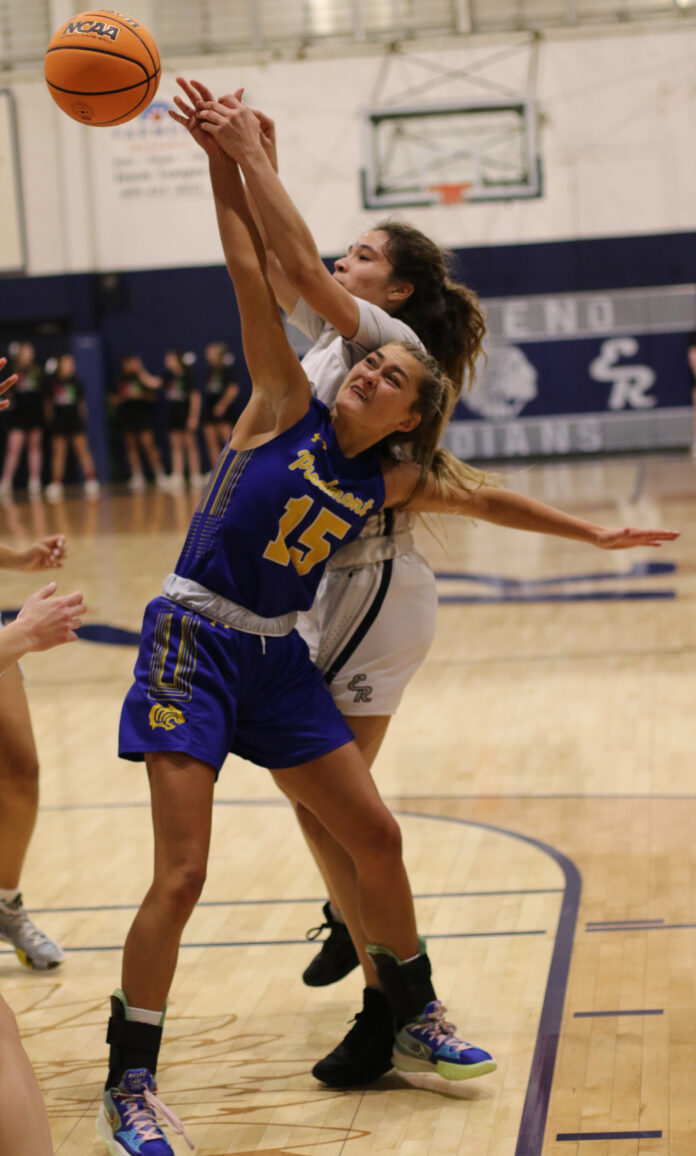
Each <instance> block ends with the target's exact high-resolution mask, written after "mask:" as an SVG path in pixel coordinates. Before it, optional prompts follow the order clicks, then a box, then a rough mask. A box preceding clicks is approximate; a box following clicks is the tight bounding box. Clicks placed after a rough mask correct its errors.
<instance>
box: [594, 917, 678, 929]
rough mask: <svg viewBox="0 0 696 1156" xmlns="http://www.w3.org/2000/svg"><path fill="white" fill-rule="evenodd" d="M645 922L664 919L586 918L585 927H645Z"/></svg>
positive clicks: (655, 922)
mask: <svg viewBox="0 0 696 1156" xmlns="http://www.w3.org/2000/svg"><path fill="white" fill-rule="evenodd" d="M646 923H654V924H659V923H664V919H588V921H587V923H586V924H585V927H587V928H589V927H645V925H646Z"/></svg>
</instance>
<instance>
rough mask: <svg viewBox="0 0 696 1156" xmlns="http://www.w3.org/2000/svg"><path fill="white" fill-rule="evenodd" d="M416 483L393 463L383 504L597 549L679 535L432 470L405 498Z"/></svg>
mask: <svg viewBox="0 0 696 1156" xmlns="http://www.w3.org/2000/svg"><path fill="white" fill-rule="evenodd" d="M416 482H417V471H416V470H415V469H414V467H412V466H408V465H406V466H396V467H395V468H394V469H393V470H391V471H388V472H387V474H386V476H385V484H386V492H387V498H386V501H385V505H399V504H400V503H403V502H404V500H405V501H406V504H405V506H403V508H404V509H407V510H413V511H414V512H418V513H438V514H463V515H465V516H466V517H469V518H476V519H481V520H482V521H484V522H492V523H493V524H494V525H496V526H507V527H508V529H511V530H529V531H531V532H533V533H536V534H550V535H552V536H553V537H556V538H571V539H574V540H575V541H577V542H586V543H587V544H588V545H589V546H597V547H598V548H599V549H600V550H628V549H632V548H633V547H635V546H661V545H662V543H663V542H672V541H674V539H675V538H678V537H679V532H678V531H676V530H643V529H639V528H635V527H629V526H602V525H600V524H599V523H597V522H588V521H585V519H584V518H576V517H574V516H573V515H572V514H566V513H564V511H563V510H557V509H556V508H555V507H554V506H547V505H546V504H545V503H544V502H537V501H536V500H535V499H534V498H527V497H525V496H524V495H523V494H516V493H515V492H514V491H513V490H506V489H504V488H503V487H500V488H499V487H497V486H489V485H482V486H478V487H472V488H471V489H469V488H467V487H466V486H465V485H463V484H461V483H457V482H456V481H454V480H448V481H447V482H446V483H444V482H443V481H442V479H439V478H437V477H436V476H435V475H433V474H432V473H431V474H429V475H428V478H427V481H426V484H425V486H424V487H423V489H422V490H421V491H420V492H419V493H418V495H417V496H416V497H414V498H410V499H409V498H408V495H409V494H410V493H412V492H413V489H414V486H415V485H416Z"/></svg>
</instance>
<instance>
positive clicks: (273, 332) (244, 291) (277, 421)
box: [206, 124, 311, 440]
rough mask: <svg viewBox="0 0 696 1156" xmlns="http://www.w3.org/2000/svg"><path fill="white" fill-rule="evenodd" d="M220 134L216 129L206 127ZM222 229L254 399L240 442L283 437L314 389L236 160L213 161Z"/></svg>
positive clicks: (242, 425)
mask: <svg viewBox="0 0 696 1156" xmlns="http://www.w3.org/2000/svg"><path fill="white" fill-rule="evenodd" d="M206 131H208V132H210V133H211V135H213V136H215V135H216V131H217V130H216V127H215V126H214V125H212V124H211V125H209V127H208V128H207V130H206ZM209 164H210V175H211V181H212V185H213V192H214V195H215V210H216V213H217V219H218V228H219V230H220V237H221V240H222V247H223V250H224V253H225V260H226V262H227V268H228V271H229V274H230V277H231V278H232V283H233V285H234V288H235V293H236V296H237V304H238V306H239V313H240V317H241V322H242V343H243V346H244V356H245V359H246V363H247V368H248V370H249V375H250V377H251V381H252V395H251V399H250V402H249V405H248V406H247V409H246V410H245V413H244V415H243V417H242V418H241V419H240V423H238V426H237V430H238V435H237V437H236V440H239V439H244V438H246V437H255V436H258V435H260V434H268V433H280V432H281V431H282V430H283V429H287V428H288V427H289V426H290V425H293V424H294V423H295V422H296V421H299V419H300V418H301V417H302V416H303V415H304V414H305V413H306V412H307V408H308V406H309V403H310V397H311V394H310V388H309V382H308V381H307V377H306V374H305V373H304V370H303V369H302V367H301V366H300V363H299V361H298V360H297V357H296V355H295V352H294V350H293V349H292V347H291V345H290V342H289V341H288V338H287V335H286V333H285V329H284V328H283V323H282V321H281V317H280V313H279V311H278V306H277V303H276V300H275V296H274V294H273V290H272V289H271V285H270V283H269V280H268V277H267V275H266V256H265V251H264V247H263V244H262V242H261V238H260V237H259V234H258V231H257V229H256V226H255V225H254V222H253V219H252V216H251V212H250V210H249V206H248V204H247V200H246V196H245V193H244V188H243V186H242V181H241V177H240V174H239V170H238V167H237V164H236V162H235V161H233V160H231V159H230V158H229V157H227V156H225V155H224V154H220V155H219V156H218V155H213V156H210V157H209Z"/></svg>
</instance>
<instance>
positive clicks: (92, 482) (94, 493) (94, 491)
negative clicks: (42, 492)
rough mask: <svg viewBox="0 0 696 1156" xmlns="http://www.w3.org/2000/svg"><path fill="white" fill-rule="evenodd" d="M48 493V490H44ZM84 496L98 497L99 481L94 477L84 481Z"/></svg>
mask: <svg viewBox="0 0 696 1156" xmlns="http://www.w3.org/2000/svg"><path fill="white" fill-rule="evenodd" d="M46 493H47V494H48V490H47V491H46ZM85 497H86V498H98V497H99V482H98V481H97V479H96V478H88V479H87V481H86V482H85Z"/></svg>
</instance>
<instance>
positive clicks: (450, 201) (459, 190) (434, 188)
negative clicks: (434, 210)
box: [429, 181, 471, 205]
mask: <svg viewBox="0 0 696 1156" xmlns="http://www.w3.org/2000/svg"><path fill="white" fill-rule="evenodd" d="M470 188H471V181H461V182H459V183H451V184H441V185H430V186H429V191H430V192H431V193H435V194H436V195H437V197H438V199H439V201H440V204H442V205H460V204H461V203H462V201H464V200H466V197H467V194H468V192H469V189H470Z"/></svg>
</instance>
